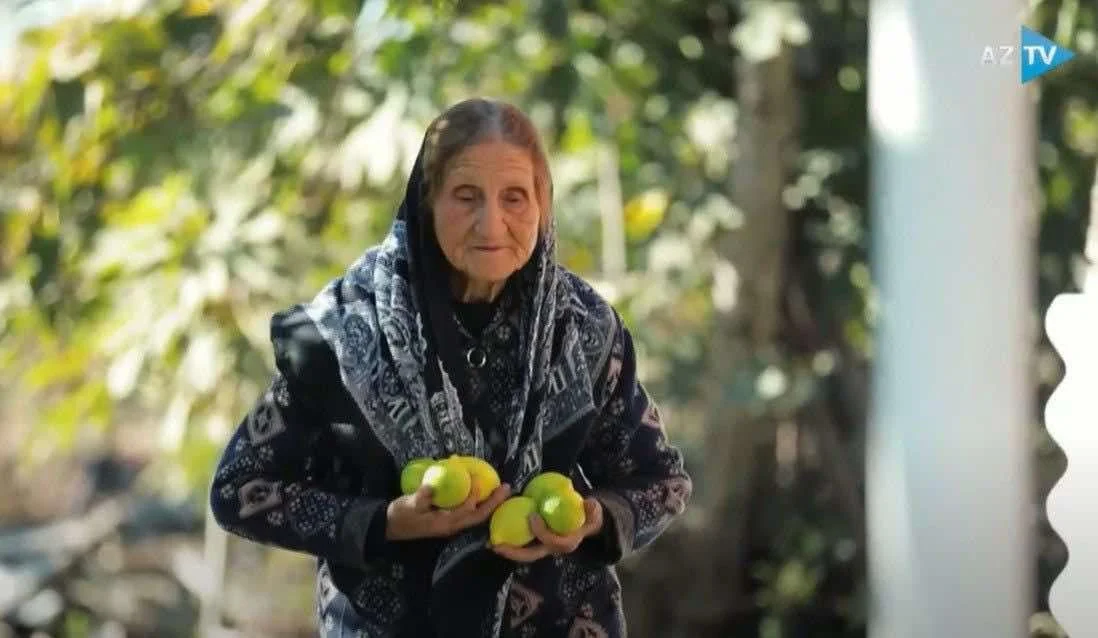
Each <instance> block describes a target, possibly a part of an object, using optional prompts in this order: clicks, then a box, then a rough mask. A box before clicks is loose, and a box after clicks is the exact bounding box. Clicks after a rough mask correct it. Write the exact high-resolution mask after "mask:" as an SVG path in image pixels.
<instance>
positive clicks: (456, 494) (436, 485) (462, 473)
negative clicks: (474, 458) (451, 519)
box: [423, 459, 472, 509]
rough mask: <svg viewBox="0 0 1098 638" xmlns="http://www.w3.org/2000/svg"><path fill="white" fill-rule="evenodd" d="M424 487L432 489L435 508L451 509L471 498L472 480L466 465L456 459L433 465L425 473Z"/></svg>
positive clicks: (432, 500) (432, 501)
mask: <svg viewBox="0 0 1098 638" xmlns="http://www.w3.org/2000/svg"><path fill="white" fill-rule="evenodd" d="M423 485H426V486H428V487H430V488H431V503H432V504H434V506H435V507H440V508H442V509H450V508H452V507H457V506H458V505H461V504H462V503H464V502H465V499H467V498H469V490H470V489H471V488H472V479H470V478H469V470H466V469H465V464H464V463H462V462H461V461H458V460H456V459H446V460H443V461H438V462H436V463H432V464H431V465H430V466H428V467H427V470H426V471H424V472H423Z"/></svg>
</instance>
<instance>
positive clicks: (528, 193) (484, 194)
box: [432, 141, 542, 286]
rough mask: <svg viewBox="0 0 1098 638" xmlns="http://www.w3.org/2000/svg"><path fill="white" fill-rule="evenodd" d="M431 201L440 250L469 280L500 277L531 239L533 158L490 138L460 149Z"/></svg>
mask: <svg viewBox="0 0 1098 638" xmlns="http://www.w3.org/2000/svg"><path fill="white" fill-rule="evenodd" d="M432 204H433V209H434V224H435V234H436V236H437V237H438V243H439V246H440V247H441V248H442V253H443V254H444V255H445V256H446V259H447V261H449V262H450V265H451V266H453V268H454V269H455V270H457V271H458V273H459V274H461V275H463V276H464V277H465V278H466V279H468V280H469V283H471V284H473V285H489V286H491V285H495V284H499V283H501V282H503V281H506V280H507V278H508V277H510V276H511V274H512V273H514V272H515V271H517V270H519V269H520V268H522V267H523V265H525V264H526V262H527V260H529V259H530V255H531V254H533V251H534V247H535V246H536V245H537V239H538V222H539V220H540V219H541V215H542V211H541V210H540V208H539V206H538V203H537V198H536V197H535V195H534V163H533V162H532V161H531V159H530V154H529V152H528V151H527V150H526V149H523V148H521V147H518V146H514V145H512V144H508V143H506V142H496V141H492V142H484V143H481V144H476V145H474V146H470V147H469V148H467V149H465V150H464V151H462V152H461V153H460V154H458V155H457V156H455V157H454V159H453V160H451V163H450V166H449V167H448V170H447V172H446V177H445V180H444V182H443V183H442V185H441V187H440V188H439V189H438V191H437V194H436V196H435V201H434V202H432Z"/></svg>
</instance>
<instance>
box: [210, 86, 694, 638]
mask: <svg viewBox="0 0 1098 638" xmlns="http://www.w3.org/2000/svg"><path fill="white" fill-rule="evenodd" d="M551 200H552V183H551V180H550V175H549V169H548V164H547V161H546V157H545V153H544V151H543V148H542V144H541V142H540V141H539V138H538V135H537V132H536V130H535V128H534V126H533V124H532V123H531V122H530V120H529V119H528V118H527V117H526V116H525V115H524V114H523V113H521V112H520V111H519V110H518V109H516V108H515V107H514V106H511V105H509V104H505V103H500V102H496V101H490V100H484V99H474V100H468V101H465V102H461V103H459V104H457V105H455V106H453V107H451V108H450V109H449V110H448V111H447V112H446V113H444V114H443V115H441V116H440V117H439V118H438V119H436V120H435V121H434V122H433V123H432V124H431V126H430V128H429V129H428V131H427V134H426V136H425V139H424V142H423V146H422V148H421V150H420V153H419V156H418V157H417V159H416V163H415V167H414V168H413V170H412V174H411V178H410V179H409V181H408V185H407V189H406V192H405V197H404V201H403V203H402V204H401V207H400V210H399V212H398V214H397V217H396V220H395V222H394V223H393V226H392V229H391V231H390V232H389V234H388V236H387V237H386V239H385V240H384V241H383V242H382V243H381V245H379V246H375V247H372V248H370V249H369V250H367V251H366V252H365V254H363V256H362V257H361V258H360V259H359V260H358V261H357V262H355V263H354V264H353V265H352V266H351V267H350V268H349V269H348V270H347V271H346V273H345V274H343V275H342V276H341V277H339V278H337V279H335V280H334V281H332V282H331V283H330V284H329V285H328V286H327V287H326V288H324V290H323V291H322V292H320V294H319V295H318V296H317V297H316V298H315V299H314V300H313V301H312V302H311V303H308V304H305V305H299V306H295V307H293V308H291V309H289V310H286V311H283V312H280V313H278V314H276V315H275V316H274V318H273V319H272V322H271V339H272V342H273V346H274V352H275V361H276V364H277V373H276V374H275V376H274V379H273V381H272V383H271V385H270V388H269V389H268V391H267V392H266V393H265V394H264V395H263V396H262V397H261V398H260V400H259V401H258V403H257V404H256V405H255V407H254V408H253V409H252V410H251V412H250V413H249V414H248V415H247V416H246V417H245V418H244V420H243V422H242V423H241V425H240V426H239V428H238V429H237V431H236V433H235V434H234V435H233V437H232V439H231V440H230V441H229V444H228V446H227V447H226V449H225V452H224V455H223V457H222V459H221V461H220V463H219V465H218V468H217V472H216V476H215V479H214V482H213V486H212V489H211V492H210V502H211V506H212V509H213V513H214V515H215V517H216V520H217V521H218V523H219V524H220V525H221V526H222V527H223V528H224V529H226V530H228V531H229V532H231V533H233V534H236V535H238V536H241V537H244V538H247V539H250V540H253V541H256V542H259V543H263V544H267V545H272V546H276V547H282V548H285V549H289V550H294V551H299V552H306V553H308V554H312V555H314V556H316V557H317V558H318V584H317V605H318V609H319V614H320V632H321V636H322V637H328V636H331V637H342V636H348V637H350V636H369V637H370V638H378V637H386V638H397V637H415V638H419V637H447V638H449V637H454V638H480V637H485V638H488V637H491V638H496V637H499V636H518V637H530V636H538V637H541V638H544V637H550V638H551V637H554V636H561V637H569V638H572V637H590V638H599V637H612V636H624V635H625V620H624V618H623V616H622V602H621V588H620V584H619V581H618V579H617V575H616V573H615V571H614V567H613V566H614V564H615V563H616V562H618V561H619V560H621V559H622V557H623V556H625V555H626V554H628V553H630V552H632V551H634V550H637V549H639V548H641V547H643V546H645V545H647V544H648V543H650V542H652V540H653V539H655V538H656V537H657V536H658V535H659V534H660V533H661V532H663V530H664V529H666V528H667V526H668V524H669V523H670V522H671V521H672V519H673V518H674V517H676V516H677V515H679V514H680V513H682V511H683V509H684V507H685V505H686V502H687V500H688V499H689V496H690V492H691V481H690V478H689V477H688V475H687V474H686V472H685V471H684V469H683V461H682V456H681V454H680V453H679V451H678V450H677V449H676V448H674V447H673V446H671V445H670V444H669V443H668V440H667V437H666V435H665V433H664V430H663V427H662V425H661V422H660V415H659V412H658V411H657V409H656V406H655V404H654V403H653V402H652V400H651V398H650V397H649V396H648V394H647V392H646V391H645V389H644V388H643V387H642V386H641V384H640V382H639V380H638V379H637V373H636V360H635V354H634V350H633V342H632V339H631V337H630V335H629V332H628V330H626V328H625V326H624V325H623V323H622V320H621V318H620V317H619V316H618V315H617V313H616V312H615V311H614V310H613V309H612V308H611V307H610V306H609V305H608V304H607V302H606V301H604V300H603V299H601V298H600V297H599V296H598V294H596V293H595V291H594V290H593V289H592V288H591V287H590V286H589V285H588V284H587V283H585V282H584V281H583V280H581V279H580V278H579V277H578V276H576V275H575V274H573V273H571V272H569V271H568V270H566V269H565V268H564V267H563V266H561V265H560V264H558V263H557V261H556V255H555V231H554V228H555V226H554V223H553V216H552V213H551ZM451 454H462V455H469V456H477V457H480V458H482V459H485V460H486V461H488V462H489V463H490V464H491V465H492V466H493V467H494V468H496V470H497V471H498V473H499V475H500V477H501V478H502V481H503V485H501V486H500V487H499V488H498V489H497V490H496V491H495V492H494V493H493V494H492V495H491V497H490V498H488V499H487V500H485V501H483V502H482V503H480V504H477V503H476V500H475V499H474V498H473V497H470V499H469V501H468V502H467V503H466V504H465V505H463V506H461V507H459V508H457V509H454V510H439V509H435V508H433V507H432V506H431V504H430V496H431V495H430V492H429V489H427V488H422V489H420V491H418V492H416V493H414V494H411V495H401V490H400V485H399V476H400V470H401V468H403V467H404V465H405V464H406V463H407V462H408V461H410V460H412V459H415V458H419V457H429V458H441V457H445V456H449V455H451ZM547 471H556V472H560V473H563V474H566V475H568V476H570V477H571V478H572V480H573V483H574V485H575V486H576V489H577V490H578V491H579V492H580V493H581V494H583V495H584V497H585V503H584V504H585V507H586V523H585V524H584V526H583V527H582V528H581V529H580V530H578V531H577V532H575V533H574V534H571V535H568V536H558V535H555V534H553V533H552V532H551V531H549V530H548V529H547V527H546V526H545V525H544V524H543V523H542V522H541V521H540V519H538V518H537V517H536V516H535V517H533V519H532V527H533V530H534V532H535V534H536V536H537V539H536V540H535V541H534V542H533V543H531V544H530V545H528V546H525V547H512V546H506V545H497V546H489V544H488V543H487V527H488V525H487V523H486V522H487V521H488V519H489V517H490V516H491V514H492V511H493V510H494V508H495V507H497V506H498V505H499V504H500V503H501V502H503V501H504V500H505V499H506V498H507V497H508V496H509V495H510V494H512V493H518V492H519V491H520V490H521V489H522V488H523V487H524V486H525V485H526V484H527V482H529V481H530V479H531V478H532V477H534V476H535V475H536V474H538V473H541V472H547ZM512 490H513V492H512Z"/></svg>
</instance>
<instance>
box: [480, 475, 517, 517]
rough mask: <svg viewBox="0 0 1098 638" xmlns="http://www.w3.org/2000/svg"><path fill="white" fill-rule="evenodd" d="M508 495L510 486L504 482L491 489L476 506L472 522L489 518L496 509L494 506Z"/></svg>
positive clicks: (498, 504)
mask: <svg viewBox="0 0 1098 638" xmlns="http://www.w3.org/2000/svg"><path fill="white" fill-rule="evenodd" d="M510 496H511V486H510V485H508V484H506V483H504V484H503V485H500V486H499V487H497V488H496V489H494V490H492V493H491V494H490V495H489V496H488V498H487V499H485V501H484V502H483V503H481V504H480V505H478V506H477V510H476V513H475V514H474V515H473V524H479V523H483V522H484V521H486V520H488V519H489V518H491V516H492V512H494V511H496V508H497V507H499V506H500V505H502V504H503V502H504V501H506V500H507V499H508V498H509V497H510Z"/></svg>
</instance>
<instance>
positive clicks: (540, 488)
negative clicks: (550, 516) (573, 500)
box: [522, 472, 574, 503]
mask: <svg viewBox="0 0 1098 638" xmlns="http://www.w3.org/2000/svg"><path fill="white" fill-rule="evenodd" d="M572 489H574V488H573V487H572V479H570V478H568V477H567V476H565V475H563V474H561V473H559V472H542V473H541V474H538V475H537V476H535V477H534V478H533V479H531V480H530V482H529V483H527V484H526V489H524V490H522V495H523V496H529V497H530V498H532V499H534V501H535V502H537V503H540V502H541V501H542V500H543V499H545V497H547V496H549V495H550V494H555V493H557V492H564V491H568V490H572Z"/></svg>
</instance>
